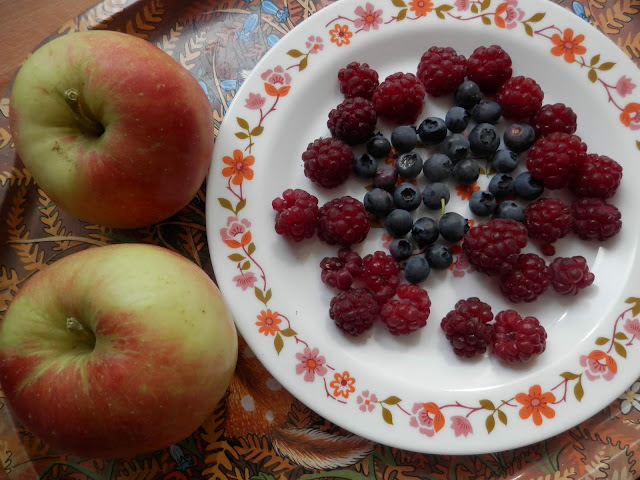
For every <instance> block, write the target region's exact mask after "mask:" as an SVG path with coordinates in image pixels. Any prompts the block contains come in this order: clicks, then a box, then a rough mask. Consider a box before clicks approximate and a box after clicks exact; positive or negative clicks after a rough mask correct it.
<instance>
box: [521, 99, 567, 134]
mask: <svg viewBox="0 0 640 480" xmlns="http://www.w3.org/2000/svg"><path fill="white" fill-rule="evenodd" d="M577 121H578V118H577V117H576V114H575V113H574V112H573V110H572V109H571V108H570V107H567V106H566V105H565V104H564V103H554V104H548V105H543V106H542V108H540V110H538V111H537V112H536V114H535V115H534V116H533V117H532V118H531V126H532V127H533V129H534V130H535V131H536V138H540V137H544V136H545V135H549V134H550V133H553V132H560V133H569V134H571V133H575V131H576V128H577V127H578V124H577Z"/></svg>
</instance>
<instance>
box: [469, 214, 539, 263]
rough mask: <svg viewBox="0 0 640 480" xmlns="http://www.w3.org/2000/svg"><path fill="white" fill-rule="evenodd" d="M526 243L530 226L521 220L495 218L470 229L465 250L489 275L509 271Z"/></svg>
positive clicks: (471, 260) (471, 261) (470, 261)
mask: <svg viewBox="0 0 640 480" xmlns="http://www.w3.org/2000/svg"><path fill="white" fill-rule="evenodd" d="M526 244H527V229H526V227H525V226H524V225H523V224H521V223H520V222H516V221H515V220H508V219H503V218H496V219H493V220H491V221H490V222H488V223H485V224H483V225H476V226H474V227H472V228H471V229H469V231H468V232H467V234H466V235H465V237H464V242H463V243H462V249H463V250H464V253H465V255H466V256H467V259H468V260H469V263H471V265H473V266H474V267H475V268H476V270H478V271H480V272H484V273H486V274H487V275H504V274H506V273H509V272H510V271H511V269H512V268H513V264H514V263H515V262H516V260H517V259H518V255H519V254H520V250H521V249H523V248H524V247H525V245H526Z"/></svg>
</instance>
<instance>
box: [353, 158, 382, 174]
mask: <svg viewBox="0 0 640 480" xmlns="http://www.w3.org/2000/svg"><path fill="white" fill-rule="evenodd" d="M377 170H378V162H377V161H376V159H375V158H373V157H372V156H371V155H369V154H368V153H363V154H362V155H358V156H357V157H356V158H355V159H354V160H353V172H354V173H355V174H356V176H358V177H360V178H373V177H374V175H375V174H376V171H377Z"/></svg>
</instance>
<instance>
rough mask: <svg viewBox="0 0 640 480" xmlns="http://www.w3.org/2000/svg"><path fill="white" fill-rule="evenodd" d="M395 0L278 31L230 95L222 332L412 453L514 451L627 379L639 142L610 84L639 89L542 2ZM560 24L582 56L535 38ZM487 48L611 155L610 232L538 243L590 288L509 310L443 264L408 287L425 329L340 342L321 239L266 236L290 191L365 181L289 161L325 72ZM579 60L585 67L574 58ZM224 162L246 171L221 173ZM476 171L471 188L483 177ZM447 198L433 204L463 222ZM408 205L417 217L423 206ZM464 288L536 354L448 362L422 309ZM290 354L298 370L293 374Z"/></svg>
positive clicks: (435, 309) (634, 359)
mask: <svg viewBox="0 0 640 480" xmlns="http://www.w3.org/2000/svg"><path fill="white" fill-rule="evenodd" d="M405 1H406V0H393V1H391V0H389V1H382V0H380V1H372V2H371V4H372V5H371V7H370V8H369V7H368V6H367V5H368V2H367V1H366V0H362V1H361V0H341V1H340V2H337V3H335V4H332V5H331V6H329V7H327V8H324V9H323V10H321V11H319V12H318V13H316V14H314V15H313V16H312V17H311V18H309V19H308V20H306V21H305V22H304V23H303V24H302V25H301V26H299V27H297V28H296V29H294V30H293V31H292V32H291V33H289V34H288V35H287V36H286V37H284V38H283V39H282V40H281V41H280V42H279V43H278V44H277V45H276V46H275V47H274V48H273V49H272V50H271V51H270V52H269V53H268V54H267V55H266V56H265V57H264V59H263V60H262V61H261V62H260V64H259V65H258V66H257V67H256V68H255V69H254V71H253V72H252V74H251V75H250V77H249V78H248V79H247V80H246V82H245V83H244V85H243V86H242V88H241V89H240V90H239V92H238V93H237V95H236V98H235V100H234V102H233V104H232V106H231V108H230V110H229V112H228V113H227V116H226V118H225V121H224V122H223V125H222V128H221V130H220V134H219V136H218V138H217V142H216V148H215V155H214V159H213V162H212V166H211V171H210V176H209V180H208V189H207V193H208V194H207V231H208V238H209V245H210V249H211V253H212V257H213V264H214V268H215V273H216V278H217V280H218V283H219V285H220V288H221V290H222V292H223V294H224V296H225V298H226V300H227V302H228V304H229V306H230V307H231V309H232V311H233V313H234V316H235V320H236V323H237V326H238V328H239V331H240V332H241V334H242V335H243V336H244V338H245V339H246V340H247V342H248V344H249V345H250V347H251V349H252V350H253V351H254V352H255V354H256V355H258V357H259V358H260V360H261V361H262V362H263V363H264V365H265V366H266V368H267V369H268V370H269V371H270V372H271V373H272V374H273V375H274V376H275V378H276V379H277V380H279V381H280V382H281V383H282V384H283V386H284V387H285V388H287V389H288V390H289V391H290V392H291V393H292V394H293V395H295V396H296V397H297V398H298V399H300V400H301V401H302V402H304V403H305V404H306V405H308V406H309V407H310V408H312V409H313V410H315V411H316V412H318V413H319V414H321V415H323V416H324V417H326V418H327V419H329V420H331V421H332V422H334V423H336V424H338V425H340V426H342V427H344V428H346V429H348V430H350V431H352V432H354V433H356V434H359V435H361V436H364V437H367V438H369V439H372V440H374V441H377V442H380V443H384V444H387V445H391V446H394V447H399V448H404V449H408V450H412V451H418V452H430V453H439V454H470V453H481V452H491V451H499V450H503V449H510V448H515V447H518V446H521V445H524V444H529V443H532V442H535V441H539V440H542V439H545V438H548V437H550V436H552V435H555V434H558V433H560V432H562V431H564V430H566V429H569V428H571V427H572V426H574V425H576V424H578V423H580V422H582V421H584V420H585V419H587V418H588V417H590V416H591V415H593V414H595V413H596V412H597V411H598V410H600V409H602V408H603V407H605V406H606V405H608V404H609V403H610V402H611V401H613V400H614V399H615V398H616V397H617V396H618V395H619V393H620V392H622V391H624V390H625V389H626V388H628V386H629V385H631V383H632V382H633V381H634V380H636V378H637V377H638V375H640V362H639V359H640V353H639V352H638V350H640V349H638V345H640V322H639V321H638V318H637V317H638V313H639V310H640V303H634V302H633V300H632V299H631V300H628V299H629V298H630V297H633V296H639V295H640V282H639V281H638V254H637V245H638V238H639V235H638V233H639V232H638V225H639V224H640V222H637V221H634V220H635V219H636V218H637V216H638V214H637V205H640V190H639V189H637V188H635V187H634V179H637V178H639V176H640V171H639V169H640V162H639V161H638V160H639V158H638V157H639V152H638V148H640V147H638V145H640V144H637V143H636V141H637V139H638V138H640V135H639V132H636V131H634V127H635V128H637V127H640V118H638V116H640V115H639V114H638V112H637V110H638V109H639V108H640V104H638V103H634V102H633V100H634V99H635V100H636V102H639V101H640V97H639V96H638V91H639V89H638V88H635V89H634V90H633V92H632V93H630V94H629V92H628V91H625V89H624V88H623V87H624V85H625V84H626V85H627V86H629V84H628V83H627V82H626V81H625V78H626V79H630V80H631V81H632V83H633V84H635V85H640V75H638V71H637V69H636V68H635V66H634V65H633V64H632V63H631V61H629V60H628V59H627V58H626V57H625V56H624V54H623V53H622V52H621V51H620V50H619V49H618V48H617V47H616V46H615V45H614V44H613V43H612V42H610V41H609V40H608V39H607V38H606V37H604V36H603V35H602V34H600V33H599V32H598V31H596V30H595V29H594V28H592V27H591V26H589V25H588V24H587V23H585V22H584V21H582V20H581V19H580V18H578V17H576V16H574V15H572V14H570V13H568V12H567V11H565V10H564V9H562V8H560V7H558V6H556V5H554V4H552V3H551V2H546V1H544V2H542V1H534V0H518V1H516V0H509V1H508V2H506V3H502V2H501V1H500V0H484V1H483V2H482V3H480V2H472V3H471V6H470V7H469V5H467V7H468V9H465V8H464V7H465V5H464V3H465V2H463V1H462V0H458V1H456V3H455V4H453V3H451V4H449V3H439V2H437V3H436V4H435V5H432V7H431V10H430V11H429V12H427V14H426V16H422V17H416V15H415V9H416V8H418V6H419V5H424V4H423V3H421V0H412V1H411V2H407V4H406V5H405ZM412 9H414V10H412ZM371 12H373V13H374V17H376V16H377V15H379V18H380V19H381V20H382V21H381V22H380V23H378V24H376V28H368V29H367V28H363V26H362V25H360V22H359V21H358V19H359V18H360V17H364V16H366V14H367V13H371ZM403 12H404V13H403ZM405 14H406V17H405V18H404V19H403V20H402V21H398V20H397V18H398V17H402V16H403V15H405ZM374 17H370V18H374ZM356 22H358V24H356ZM366 26H367V25H366V24H365V27H366ZM566 29H572V30H573V32H574V38H576V37H577V36H578V35H584V40H582V42H581V45H582V46H584V47H585V48H586V53H584V54H582V55H578V56H576V60H577V61H576V62H574V63H568V62H567V61H566V59H565V57H564V56H555V55H552V54H551V49H552V47H553V46H554V43H553V41H552V38H553V35H554V34H555V33H563V32H566V31H567V30H566ZM338 30H343V31H346V32H348V33H349V34H350V35H351V36H349V35H347V37H348V38H346V39H345V40H348V42H344V43H343V44H342V45H338V44H337V43H336V42H335V40H336V39H338V37H336V35H335V32H337V31H338ZM332 32H334V33H332ZM576 40H577V41H579V40H580V38H579V37H578V38H577V39H576ZM491 44H499V45H502V46H503V47H504V48H505V49H506V50H507V51H508V52H509V53H510V55H511V57H512V59H513V71H514V75H526V76H530V77H532V78H534V79H536V80H537V81H538V83H539V84H540V85H541V87H542V88H543V90H544V92H545V103H555V102H558V101H562V102H564V103H566V104H567V105H569V106H571V107H572V108H573V109H574V110H575V111H576V113H577V115H578V131H577V134H579V135H580V136H581V137H582V138H583V140H584V141H585V142H586V143H587V145H588V146H589V152H590V153H599V154H604V155H609V156H611V157H613V158H615V159H617V160H618V161H619V162H620V163H621V164H622V165H623V167H624V177H623V181H622V186H621V187H620V189H619V191H618V193H617V195H616V196H615V197H614V198H613V199H612V201H613V202H614V203H615V204H616V205H617V206H618V207H619V208H620V210H621V212H622V217H623V221H624V225H623V229H622V231H621V232H620V234H619V235H617V236H616V237H615V238H614V239H611V240H610V241H608V242H606V243H603V244H596V243H586V242H583V241H580V240H578V239H577V237H574V236H572V235H570V236H568V237H566V238H565V239H563V240H561V241H560V242H558V243H557V244H556V245H557V248H558V254H559V255H563V256H568V255H574V254H582V255H584V256H585V257H586V258H587V260H588V263H589V266H590V268H591V269H592V271H593V272H594V273H595V276H596V281H595V283H594V285H593V286H591V287H590V288H589V289H588V290H585V291H583V292H582V294H581V295H578V296H577V297H575V298H574V297H572V298H566V297H561V296H560V295H557V294H555V292H553V291H552V290H551V291H549V292H547V293H545V295H544V296H543V297H541V298H540V299H539V300H538V301H537V302H535V303H533V304H527V305H513V304H510V303H508V302H507V301H506V300H505V299H504V298H503V297H502V296H501V295H500V293H499V292H498V289H497V288H496V287H495V285H494V284H492V283H491V281H489V280H488V277H486V276H484V275H480V274H478V273H477V272H476V273H473V272H469V271H468V269H467V268H466V265H465V263H464V261H463V259H461V258H460V256H456V260H459V261H457V263H456V265H455V267H454V269H453V270H452V271H446V272H435V273H432V274H431V276H430V277H429V278H428V279H427V280H426V281H425V282H424V283H423V285H422V286H423V287H424V288H426V289H427V291H428V292H429V294H430V297H431V299H432V302H433V305H432V308H431V316H430V319H429V324H428V325H427V327H426V328H424V329H423V330H421V331H420V332H418V333H415V334H413V335H411V336H408V337H406V338H396V337H392V336H391V335H390V334H388V332H386V331H385V330H384V328H382V327H380V326H379V327H378V328H375V329H374V331H373V332H372V333H371V334H369V335H366V336H365V337H364V338H362V339H358V340H356V341H353V340H349V339H348V338H346V337H345V336H344V335H342V334H341V333H340V332H339V331H337V329H336V328H335V326H334V325H333V323H332V321H331V320H330V318H329V316H328V306H329V302H330V299H331V297H332V295H333V294H334V292H331V291H330V289H329V288H328V287H325V286H324V285H323V284H322V283H321V281H320V269H319V266H318V264H319V261H320V260H321V259H322V258H323V257H324V256H327V255H335V253H336V250H337V249H335V248H332V247H328V246H327V245H325V244H323V243H322V242H320V241H319V240H317V239H312V240H309V241H304V242H302V243H301V244H297V245H293V244H292V243H289V242H287V241H285V240H283V239H282V238H281V237H279V236H278V235H276V233H275V231H274V228H273V224H274V212H273V210H272V208H271V201H272V199H274V198H275V197H277V196H279V195H281V193H282V192H283V190H285V189H287V188H290V187H298V188H303V189H306V190H307V191H309V192H311V193H313V194H315V195H316V196H318V198H319V200H320V204H322V203H324V202H325V201H327V200H329V199H331V198H335V197H338V196H342V195H345V194H350V195H352V196H354V197H356V198H362V197H363V195H364V193H365V189H364V186H365V183H364V182H360V181H357V180H355V179H352V180H350V181H349V182H348V183H347V184H346V185H344V186H342V187H339V188H337V189H333V190H323V189H320V188H318V187H316V186H315V185H313V184H312V183H311V182H310V181H309V180H308V179H307V178H306V177H305V176H304V174H303V168H302V161H301V158H300V156H301V153H302V152H303V151H304V150H305V148H306V146H307V144H308V143H309V142H311V141H312V140H314V139H315V138H318V137H320V136H326V135H328V134H329V132H328V129H327V127H326V118H327V114H328V112H329V110H330V109H331V108H333V107H334V106H335V105H337V104H338V103H339V102H340V101H341V100H342V97H341V95H340V92H339V87H338V82H337V79H336V75H337V72H338V70H339V68H341V67H342V66H344V65H346V64H347V63H348V62H350V61H353V60H357V61H361V62H362V61H364V62H368V63H369V64H370V65H371V66H372V67H373V68H375V69H376V70H377V71H378V72H379V74H380V77H381V79H384V78H385V77H386V76H387V75H389V74H391V73H393V72H396V71H406V72H415V69H416V66H417V63H418V61H419V59H420V55H421V54H422V53H423V52H424V51H425V50H426V49H427V48H428V47H429V46H431V45H442V46H452V47H454V48H455V49H456V50H457V51H458V52H459V53H462V54H464V55H467V56H468V55H469V54H471V52H472V51H473V50H474V48H476V47H477V46H480V45H491ZM318 45H319V46H320V47H318ZM309 52H311V53H309ZM585 62H586V64H587V65H588V66H583V65H580V63H585ZM594 76H595V78H594ZM621 79H622V80H621ZM592 80H595V81H592ZM616 87H617V88H616ZM626 90H628V88H627V89H626ZM623 94H624V95H623ZM448 102H450V99H449V100H447V101H444V100H440V101H438V102H432V101H431V99H429V100H428V104H427V108H426V110H425V112H424V113H423V115H422V116H421V118H424V117H426V116H430V115H440V116H443V115H444V112H445V110H444V108H445V107H446V106H447V105H450V103H448ZM625 124H626V125H625ZM381 129H382V130H383V131H385V132H387V133H388V132H389V129H388V128H386V127H385V126H384V125H381ZM249 133H250V134H251V137H250V138H249V137H248V134H249ZM250 145H251V146H250ZM234 152H235V154H236V155H237V156H238V157H237V158H235V159H233V158H234ZM423 154H425V152H423ZM249 156H251V157H252V160H254V162H253V163H252V164H251V160H247V158H248V157H249ZM232 159H233V160H232ZM239 161H240V162H246V164H244V168H245V171H247V170H246V168H247V167H249V168H250V171H251V173H252V175H251V174H248V175H247V176H245V177H244V178H241V177H240V176H237V175H235V174H234V168H235V167H234V165H236V164H238V162H239ZM238 166H242V165H240V164H238ZM226 168H227V169H228V170H225V169H226ZM230 175H231V176H230ZM232 179H235V180H236V181H237V183H233V181H232ZM487 180H488V178H487V177H486V176H485V177H481V180H480V182H481V184H482V185H483V186H484V185H486V183H487ZM421 182H423V180H421ZM454 193H455V191H454ZM454 197H455V200H452V203H451V204H450V205H451V207H450V208H451V209H454V210H455V209H457V210H458V211H461V212H464V213H465V214H467V215H468V214H469V211H468V210H467V207H466V206H465V205H464V203H463V202H462V201H461V200H460V199H459V198H458V197H457V196H456V195H454ZM634 206H636V209H634ZM418 212H419V214H420V215H424V214H427V213H428V212H427V211H426V210H425V209H424V207H420V209H419V211H418ZM383 237H384V235H383V231H382V230H381V229H372V231H371V233H370V234H369V237H368V238H367V240H366V242H365V243H364V244H362V245H359V246H357V248H356V250H358V251H359V252H361V253H362V254H364V253H370V252H373V251H375V250H379V249H382V248H383V246H382V245H383V241H384V238H383ZM532 248H533V247H529V249H530V250H532ZM472 295H478V296H480V298H482V299H483V300H485V301H486V302H488V303H490V304H491V305H492V307H493V311H494V313H497V312H499V311H501V310H503V309H506V308H515V309H516V310H518V311H519V312H520V313H521V314H522V315H523V316H524V315H535V316H536V317H538V318H539V319H540V320H541V322H542V323H543V324H544V326H545V327H546V328H547V331H548V334H549V338H548V344H547V350H546V351H545V352H544V354H543V355H541V356H540V357H539V358H537V359H536V360H535V361H533V362H531V363H529V364H527V365H522V366H519V367H516V368H513V367H507V366H504V365H502V364H501V363H500V362H498V361H496V360H495V359H494V358H492V357H490V356H488V355H487V356H485V357H483V358H480V359H478V360H475V361H463V360H460V359H458V358H456V357H455V355H454V354H453V352H452V351H451V349H450V347H449V345H448V342H447V341H446V339H445V337H444V335H443V334H442V332H441V331H440V319H441V318H442V317H443V316H444V315H445V314H446V312H447V311H449V310H450V309H451V308H453V305H454V304H455V302H456V301H457V300H458V299H460V298H467V297H470V296H472ZM637 301H638V302H640V300H637ZM629 302H631V303H629ZM265 315H266V316H269V315H270V316H271V317H272V318H276V319H277V320H276V323H277V325H276V326H275V327H270V328H266V329H265V328H260V326H259V325H258V324H263V323H265V322H264V321H261V320H260V318H259V317H260V316H262V317H264V316H265ZM278 322H279V323H278ZM308 360H312V361H313V362H315V365H316V368H315V370H313V369H310V368H304V367H303V362H307V361H308ZM313 362H312V364H313ZM257 381H259V380H258V379H257ZM538 392H541V393H538ZM540 401H542V402H543V403H546V404H547V407H546V408H545V407H540V408H533V414H531V408H529V414H530V416H528V417H527V415H524V414H525V413H527V408H526V407H525V405H527V404H530V403H533V407H535V406H536V405H537V403H538V402H540ZM541 414H542V415H541ZM521 417H525V418H521ZM534 419H536V420H539V421H538V422H534ZM536 423H539V424H536Z"/></svg>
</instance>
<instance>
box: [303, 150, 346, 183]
mask: <svg viewBox="0 0 640 480" xmlns="http://www.w3.org/2000/svg"><path fill="white" fill-rule="evenodd" d="M302 161H303V162H304V174H305V176H306V177H307V178H308V179H309V180H311V181H312V182H313V183H315V184H317V185H320V186H321V187H325V188H333V187H337V186H338V185H342V184H343V183H344V182H345V181H346V180H347V178H349V174H350V173H351V169H352V165H353V150H351V147H349V145H347V144H346V143H344V142H343V141H342V140H338V139H337V138H318V139H317V140H314V141H313V142H312V143H310V144H309V145H308V146H307V149H306V150H305V152H304V153H303V154H302Z"/></svg>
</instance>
